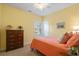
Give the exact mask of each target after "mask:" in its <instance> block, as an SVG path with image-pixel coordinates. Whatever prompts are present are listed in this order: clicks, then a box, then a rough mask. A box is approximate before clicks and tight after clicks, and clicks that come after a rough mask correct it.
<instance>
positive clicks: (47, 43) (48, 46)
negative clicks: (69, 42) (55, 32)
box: [31, 37, 68, 56]
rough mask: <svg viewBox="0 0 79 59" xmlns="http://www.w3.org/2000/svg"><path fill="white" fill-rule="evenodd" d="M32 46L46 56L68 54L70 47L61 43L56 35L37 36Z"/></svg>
mask: <svg viewBox="0 0 79 59" xmlns="http://www.w3.org/2000/svg"><path fill="white" fill-rule="evenodd" d="M31 48H32V49H36V50H38V51H39V52H41V53H42V54H44V55H46V56H62V55H63V56H67V55H68V48H67V47H66V46H65V44H60V43H59V42H58V41H57V38H55V37H35V38H33V40H32V43H31Z"/></svg>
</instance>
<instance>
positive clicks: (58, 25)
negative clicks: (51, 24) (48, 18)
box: [56, 22, 65, 29]
mask: <svg viewBox="0 0 79 59" xmlns="http://www.w3.org/2000/svg"><path fill="white" fill-rule="evenodd" d="M56 25H57V28H58V29H59V28H60V29H62V28H65V22H58V23H57V24H56Z"/></svg>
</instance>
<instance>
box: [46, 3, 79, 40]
mask: <svg viewBox="0 0 79 59" xmlns="http://www.w3.org/2000/svg"><path fill="white" fill-rule="evenodd" d="M45 20H47V21H48V22H49V26H50V31H49V35H50V36H52V35H55V36H56V37H58V39H60V38H61V37H62V35H63V34H64V33H65V32H70V31H72V28H73V26H74V25H78V26H79V4H76V5H73V6H71V7H68V8H65V9H63V10H60V11H58V12H55V13H51V14H49V15H47V16H45ZM62 21H64V22H65V28H64V29H57V28H56V23H58V22H62Z"/></svg>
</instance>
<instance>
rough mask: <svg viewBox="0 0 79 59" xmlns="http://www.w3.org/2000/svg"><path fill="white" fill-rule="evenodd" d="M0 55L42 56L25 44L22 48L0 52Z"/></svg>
mask: <svg viewBox="0 0 79 59" xmlns="http://www.w3.org/2000/svg"><path fill="white" fill-rule="evenodd" d="M0 56H42V55H41V54H40V53H38V52H36V51H31V49H30V46H29V45H27V46H25V47H23V48H19V49H15V50H12V51H8V52H0Z"/></svg>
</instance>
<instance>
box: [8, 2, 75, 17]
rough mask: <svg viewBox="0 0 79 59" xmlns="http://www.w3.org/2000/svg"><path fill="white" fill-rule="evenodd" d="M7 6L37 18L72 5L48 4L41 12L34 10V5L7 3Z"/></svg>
mask: <svg viewBox="0 0 79 59" xmlns="http://www.w3.org/2000/svg"><path fill="white" fill-rule="evenodd" d="M8 5H10V6H13V7H16V8H20V9H22V10H25V11H29V12H32V13H35V14H37V15H39V16H45V15H47V14H49V13H54V12H56V11H59V10H62V9H64V8H67V7H69V6H72V5H74V3H49V5H48V6H47V7H46V8H44V9H43V10H40V9H38V8H36V7H35V6H34V3H8Z"/></svg>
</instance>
